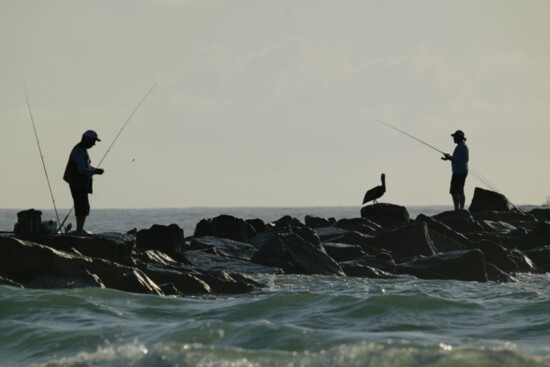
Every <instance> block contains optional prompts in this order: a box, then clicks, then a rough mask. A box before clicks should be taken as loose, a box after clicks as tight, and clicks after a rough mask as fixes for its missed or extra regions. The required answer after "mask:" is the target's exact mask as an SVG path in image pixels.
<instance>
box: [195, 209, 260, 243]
mask: <svg viewBox="0 0 550 367" xmlns="http://www.w3.org/2000/svg"><path fill="white" fill-rule="evenodd" d="M255 234H256V230H255V229H254V227H253V226H252V225H251V224H250V223H247V222H246V221H245V220H244V219H241V218H236V217H234V216H231V215H225V214H224V215H219V216H217V217H215V218H209V219H203V220H201V221H200V222H199V223H197V226H196V227H195V233H194V235H193V236H194V237H204V236H212V237H220V238H227V239H230V240H234V241H240V242H247V241H248V239H249V238H251V237H253V236H254V235H255Z"/></svg>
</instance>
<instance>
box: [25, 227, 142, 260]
mask: <svg viewBox="0 0 550 367" xmlns="http://www.w3.org/2000/svg"><path fill="white" fill-rule="evenodd" d="M18 238H20V239H23V240H28V241H31V242H33V243H37V244H41V245H44V246H48V247H50V248H54V249H56V250H59V251H63V252H72V253H75V254H79V255H81V256H88V257H98V258H102V259H106V260H110V261H115V262H116V261H119V260H120V259H123V258H125V257H128V256H130V255H131V254H132V249H133V248H134V246H135V238H134V237H133V236H131V235H123V234H115V233H105V234H94V235H92V236H81V235H77V234H72V233H69V234H63V235H47V234H43V235H35V236H18Z"/></svg>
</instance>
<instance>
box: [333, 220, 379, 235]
mask: <svg viewBox="0 0 550 367" xmlns="http://www.w3.org/2000/svg"><path fill="white" fill-rule="evenodd" d="M333 226H334V227H336V228H342V229H346V230H348V231H352V232H359V233H362V234H366V235H372V234H375V233H376V232H378V231H380V230H382V227H381V226H380V225H379V224H377V223H375V222H373V221H371V220H369V219H367V218H344V219H340V220H339V221H337V222H336V223H334V225H333Z"/></svg>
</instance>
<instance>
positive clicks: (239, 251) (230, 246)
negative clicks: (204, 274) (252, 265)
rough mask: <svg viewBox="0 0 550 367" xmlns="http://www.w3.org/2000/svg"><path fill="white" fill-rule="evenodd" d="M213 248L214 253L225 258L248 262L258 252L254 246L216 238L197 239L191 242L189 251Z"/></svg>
mask: <svg viewBox="0 0 550 367" xmlns="http://www.w3.org/2000/svg"><path fill="white" fill-rule="evenodd" d="M208 248H215V249H216V253H219V254H221V255H223V256H226V257H232V258H235V259H241V260H246V261H250V259H251V258H252V256H254V254H255V253H256V252H257V251H258V250H257V249H256V248H255V247H254V246H252V245H249V244H248V243H244V242H239V241H233V240H228V239H226V238H218V237H211V236H205V237H198V238H194V239H193V241H191V249H208Z"/></svg>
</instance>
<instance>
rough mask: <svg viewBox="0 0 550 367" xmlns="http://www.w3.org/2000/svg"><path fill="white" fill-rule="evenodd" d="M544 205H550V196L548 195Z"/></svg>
mask: <svg viewBox="0 0 550 367" xmlns="http://www.w3.org/2000/svg"><path fill="white" fill-rule="evenodd" d="M542 205H550V196H547V197H546V203H544V204H542Z"/></svg>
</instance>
